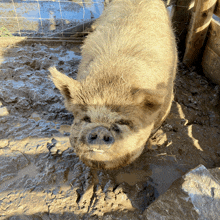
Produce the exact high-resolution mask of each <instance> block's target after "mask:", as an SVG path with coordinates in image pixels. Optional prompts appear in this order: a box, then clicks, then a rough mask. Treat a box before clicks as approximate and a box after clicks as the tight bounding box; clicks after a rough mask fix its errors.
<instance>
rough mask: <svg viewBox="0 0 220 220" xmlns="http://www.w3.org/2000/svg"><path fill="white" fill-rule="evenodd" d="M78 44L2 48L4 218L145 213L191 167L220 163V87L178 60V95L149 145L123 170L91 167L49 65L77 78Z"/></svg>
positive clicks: (0, 199) (0, 206)
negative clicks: (79, 150)
mask: <svg viewBox="0 0 220 220" xmlns="http://www.w3.org/2000/svg"><path fill="white" fill-rule="evenodd" d="M80 59H81V57H80V48H79V46H74V45H71V44H62V45H54V46H53V47H52V46H47V45H42V44H39V43H35V44H31V45H14V46H9V47H7V48H1V49H0V81H1V87H0V102H1V103H0V139H1V140H0V219H11V220H12V219H16V220H17V219H43V220H44V219H106V220H107V219H108V220H109V219H144V216H143V212H144V210H146V209H147V207H148V206H149V205H150V204H151V203H152V202H154V200H155V199H156V198H158V196H159V195H162V194H163V193H165V192H166V191H167V189H168V188H169V187H170V185H171V184H172V183H173V182H174V181H175V180H176V179H178V178H179V177H181V176H182V175H183V174H185V173H186V172H187V171H189V170H190V169H192V168H195V167H196V166H197V165H199V164H203V165H204V166H205V167H206V168H214V167H219V166H220V141H219V140H220V108H219V107H220V102H219V96H220V86H218V85H215V84H213V83H211V82H210V81H209V80H208V79H207V78H205V77H204V76H203V75H202V73H201V71H200V70H199V69H190V70H188V69H186V68H185V67H184V66H183V64H181V63H180V64H179V71H178V73H177V78H176V81H175V99H174V101H173V105H172V109H171V112H170V114H169V116H168V118H167V119H166V121H165V122H164V123H163V125H162V127H161V128H160V129H159V130H158V131H157V133H156V134H155V135H154V136H153V137H152V140H151V141H152V146H151V147H148V146H147V145H146V148H145V150H144V152H143V153H142V155H141V156H140V157H139V158H138V159H137V160H136V161H135V162H133V163H132V164H130V165H128V166H126V167H124V168H121V169H118V170H110V171H106V170H92V169H90V168H89V167H87V166H85V165H84V164H83V163H82V162H81V161H80V160H79V159H78V158H77V156H76V155H75V154H74V151H73V149H72V148H71V147H70V144H69V138H68V136H69V127H70V125H71V124H72V121H73V116H72V115H71V113H69V112H67V111H66V110H65V107H64V105H63V99H62V97H61V95H60V93H59V91H58V90H57V89H56V88H55V86H54V84H53V83H52V81H51V80H50V79H49V77H48V75H49V72H48V70H47V69H48V67H49V66H52V65H56V66H57V68H58V70H60V71H62V72H64V73H66V74H67V75H69V76H71V77H73V78H75V77H76V74H77V67H78V64H79V61H80Z"/></svg>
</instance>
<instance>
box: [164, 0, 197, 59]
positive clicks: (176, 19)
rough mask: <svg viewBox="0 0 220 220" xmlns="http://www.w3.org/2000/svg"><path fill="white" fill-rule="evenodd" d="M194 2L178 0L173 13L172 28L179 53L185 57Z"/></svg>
mask: <svg viewBox="0 0 220 220" xmlns="http://www.w3.org/2000/svg"><path fill="white" fill-rule="evenodd" d="M168 4H169V3H168ZM193 6H194V0H176V2H175V4H174V5H173V7H172V11H171V20H172V26H173V29H174V31H175V35H176V38H177V43H178V51H179V52H180V53H181V54H182V55H183V54H184V51H185V40H186V34H187V28H188V25H189V22H190V18H191V13H192V8H193Z"/></svg>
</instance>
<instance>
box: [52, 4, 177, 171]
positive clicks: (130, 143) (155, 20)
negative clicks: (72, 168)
mask: <svg viewBox="0 0 220 220" xmlns="http://www.w3.org/2000/svg"><path fill="white" fill-rule="evenodd" d="M93 27H95V28H94V31H93V32H92V33H90V34H89V35H88V36H87V38H86V39H85V41H84V45H83V46H82V60H81V62H80V65H79V68H78V76H77V79H76V80H74V79H73V78H70V77H68V76H67V75H65V74H63V73H61V72H59V71H58V70H57V69H56V68H55V67H50V69H49V71H50V73H51V78H52V80H53V82H54V84H55V86H56V87H57V88H58V89H59V90H60V92H61V94H62V95H63V96H64V98H65V106H66V109H67V110H68V111H70V112H72V113H73V115H74V121H73V124H72V126H71V130H70V144H71V146H72V147H73V148H74V151H75V153H76V154H77V155H78V157H79V158H80V159H81V160H82V161H83V162H84V163H85V164H86V165H87V166H89V167H91V168H94V169H117V168H119V167H123V166H126V165H128V164H130V163H131V162H133V161H134V160H135V159H136V158H138V157H139V156H140V154H141V153H142V151H143V149H144V147H145V146H146V142H147V141H148V139H149V137H150V136H151V135H152V134H153V133H154V132H155V131H156V130H157V129H158V128H159V127H160V126H161V124H162V122H163V121H164V120H165V118H166V117H167V115H168V113H169V111H170V108H171V103H172V99H173V85H174V79H175V75H176V70H177V62H178V60H177V49H176V41H175V36H174V33H173V30H172V26H171V22H170V19H169V14H168V12H167V9H166V7H165V5H164V2H163V1H162V0H112V1H111V2H110V3H109V4H108V5H107V7H106V8H105V10H104V12H103V13H102V15H101V16H100V18H98V19H97V20H96V21H95V23H94V25H93Z"/></svg>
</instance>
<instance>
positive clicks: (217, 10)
mask: <svg viewBox="0 0 220 220" xmlns="http://www.w3.org/2000/svg"><path fill="white" fill-rule="evenodd" d="M214 13H215V14H216V15H217V16H218V17H220V0H217V3H216V6H215V11H214Z"/></svg>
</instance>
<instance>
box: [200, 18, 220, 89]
mask: <svg viewBox="0 0 220 220" xmlns="http://www.w3.org/2000/svg"><path fill="white" fill-rule="evenodd" d="M202 68H203V72H204V73H205V75H206V76H207V77H209V78H210V79H211V80H212V81H213V82H215V83H218V84H219V85H220V24H219V23H218V22H217V21H215V20H214V19H212V21H211V24H210V28H209V34H208V41H207V43H206V46H205V51H204V53H203V58H202Z"/></svg>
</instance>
